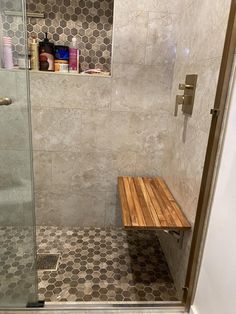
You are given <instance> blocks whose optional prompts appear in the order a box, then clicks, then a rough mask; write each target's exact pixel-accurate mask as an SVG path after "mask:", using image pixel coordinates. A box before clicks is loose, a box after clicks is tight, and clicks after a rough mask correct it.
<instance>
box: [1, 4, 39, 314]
mask: <svg viewBox="0 0 236 314" xmlns="http://www.w3.org/2000/svg"><path fill="white" fill-rule="evenodd" d="M25 24H26V23H25V4H24V1H21V0H0V308H6V307H11V308H12V307H14V308H15V307H18V308H21V307H26V306H27V304H29V303H34V302H37V271H36V237H35V215H34V197H33V178H32V157H31V152H32V147H31V146H32V145H31V124H30V103H29V93H28V85H29V83H28V73H27V70H26V69H25V64H27V61H26V60H27V58H26V57H27V48H26V45H25V42H26V40H25V34H26V33H25ZM3 42H4V44H3ZM9 42H11V43H12V57H11V55H9V54H8V53H9V50H7V51H8V52H7V51H6V48H7V49H9V45H8V47H6V44H9ZM10 46H11V45H10ZM6 58H7V59H6ZM9 58H10V59H9ZM9 60H10V61H11V60H12V61H13V62H9ZM19 61H20V62H19ZM11 63H13V64H14V67H13V68H12V65H11ZM17 64H18V65H19V66H20V68H19V67H17V66H16V65H17Z"/></svg>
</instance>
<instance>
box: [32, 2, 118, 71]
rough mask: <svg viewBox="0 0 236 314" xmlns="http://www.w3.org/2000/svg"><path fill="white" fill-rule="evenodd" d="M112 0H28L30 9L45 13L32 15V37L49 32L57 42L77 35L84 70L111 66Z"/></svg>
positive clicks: (40, 37) (64, 42)
mask: <svg viewBox="0 0 236 314" xmlns="http://www.w3.org/2000/svg"><path fill="white" fill-rule="evenodd" d="M113 2H114V1H113V0H55V1H53V2H52V1H50V0H27V10H28V12H32V13H35V12H40V13H45V19H36V18H29V20H28V34H29V37H31V36H36V37H37V38H39V40H43V38H44V33H45V32H47V33H48V36H49V38H50V39H51V40H52V41H53V42H54V43H55V44H57V45H70V43H71V41H72V38H73V37H74V36H75V37H77V38H78V42H79V49H80V64H81V68H82V70H86V69H89V68H90V69H94V68H99V69H102V70H104V71H110V69H111V52H112V51H111V50H112V27H113Z"/></svg>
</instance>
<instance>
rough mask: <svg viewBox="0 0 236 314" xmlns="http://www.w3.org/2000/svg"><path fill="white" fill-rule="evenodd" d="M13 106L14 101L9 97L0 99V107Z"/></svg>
mask: <svg viewBox="0 0 236 314" xmlns="http://www.w3.org/2000/svg"><path fill="white" fill-rule="evenodd" d="M11 104H12V99H11V98H8V97H0V106H9V105H11Z"/></svg>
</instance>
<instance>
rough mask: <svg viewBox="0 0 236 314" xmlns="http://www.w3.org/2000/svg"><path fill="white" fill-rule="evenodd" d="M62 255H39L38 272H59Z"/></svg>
mask: <svg viewBox="0 0 236 314" xmlns="http://www.w3.org/2000/svg"><path fill="white" fill-rule="evenodd" d="M59 257H60V254H37V269H38V270H57V267H58V261H59Z"/></svg>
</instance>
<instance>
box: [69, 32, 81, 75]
mask: <svg viewBox="0 0 236 314" xmlns="http://www.w3.org/2000/svg"><path fill="white" fill-rule="evenodd" d="M69 71H70V72H72V73H73V72H74V73H78V72H79V49H78V44H77V39H76V37H73V38H72V43H71V46H70V50H69Z"/></svg>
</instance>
